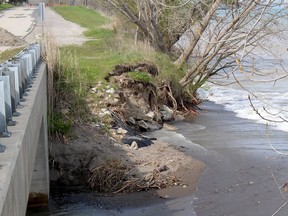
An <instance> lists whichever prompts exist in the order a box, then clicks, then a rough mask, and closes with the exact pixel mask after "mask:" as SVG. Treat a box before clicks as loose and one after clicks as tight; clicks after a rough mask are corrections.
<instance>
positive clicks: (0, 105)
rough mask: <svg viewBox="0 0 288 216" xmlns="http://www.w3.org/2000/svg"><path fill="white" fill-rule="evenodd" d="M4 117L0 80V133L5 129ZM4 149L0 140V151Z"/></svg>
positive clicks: (2, 84) (0, 82) (2, 90)
mask: <svg viewBox="0 0 288 216" xmlns="http://www.w3.org/2000/svg"><path fill="white" fill-rule="evenodd" d="M5 123H6V117H5V100H4V83H3V82H2V81H0V135H1V134H2V133H4V132H5V131H6V124H5ZM5 149H6V146H5V145H2V144H1V142H0V153H3V152H4V151H5Z"/></svg>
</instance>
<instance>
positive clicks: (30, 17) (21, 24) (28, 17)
mask: <svg viewBox="0 0 288 216" xmlns="http://www.w3.org/2000/svg"><path fill="white" fill-rule="evenodd" d="M37 9H38V7H35V6H32V7H31V6H22V7H14V8H11V9H9V10H4V11H1V12H0V27H2V28H4V29H6V30H7V31H9V32H11V33H12V34H13V35H15V36H18V37H21V38H24V37H25V36H26V35H27V34H29V33H30V32H31V31H32V30H33V27H34V25H35V23H36V19H37V16H38V10H37Z"/></svg>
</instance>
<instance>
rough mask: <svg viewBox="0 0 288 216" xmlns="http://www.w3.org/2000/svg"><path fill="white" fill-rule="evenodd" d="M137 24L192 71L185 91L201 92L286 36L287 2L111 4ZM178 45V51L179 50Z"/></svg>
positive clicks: (141, 0)
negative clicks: (280, 34) (271, 38)
mask: <svg viewBox="0 0 288 216" xmlns="http://www.w3.org/2000/svg"><path fill="white" fill-rule="evenodd" d="M106 2H108V3H109V5H110V6H111V5H112V6H113V7H114V8H115V9H117V10H118V11H120V12H121V14H123V15H124V16H125V17H126V18H128V19H129V20H130V21H131V22H133V23H135V24H136V25H137V26H138V28H139V29H140V30H141V32H142V33H143V35H144V37H145V38H147V39H148V40H149V42H150V43H151V44H152V46H153V47H154V48H155V49H158V50H161V51H162V52H164V53H167V54H168V53H170V52H171V50H172V49H171V48H172V47H173V46H174V47H177V48H178V50H180V52H181V53H180V54H179V55H178V57H177V59H176V60H175V62H174V64H175V65H176V66H178V67H179V68H180V67H181V66H183V65H184V64H186V63H187V61H189V63H190V64H189V65H190V68H189V69H188V70H187V72H186V74H185V75H184V76H183V77H182V79H181V80H179V83H180V85H181V86H182V88H185V87H187V86H191V87H192V91H195V90H196V89H197V88H199V87H200V86H201V85H202V84H203V83H204V82H205V81H206V80H207V79H209V78H210V77H211V76H213V75H215V74H217V73H219V72H227V70H228V68H230V69H232V70H236V69H239V70H240V71H241V70H243V67H245V64H244V61H243V60H244V58H245V57H246V56H248V55H250V54H252V53H253V50H254V48H255V47H257V46H261V43H262V42H263V40H264V39H265V38H267V37H269V36H271V35H275V34H276V33H278V32H279V31H282V30H281V29H279V28H276V26H278V25H279V23H280V20H281V19H282V18H284V17H285V16H286V13H285V8H284V7H282V6H283V4H284V2H283V0H245V1H244V0H215V1H209V0H205V1H198V0H187V1H185V0H183V1H181V0H176V1H172V0H107V1H106ZM175 45H176V46H175Z"/></svg>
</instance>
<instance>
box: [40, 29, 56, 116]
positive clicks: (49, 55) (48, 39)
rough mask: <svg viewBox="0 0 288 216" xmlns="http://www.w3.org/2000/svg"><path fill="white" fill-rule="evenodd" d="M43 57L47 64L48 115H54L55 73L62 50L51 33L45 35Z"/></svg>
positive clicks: (42, 45)
mask: <svg viewBox="0 0 288 216" xmlns="http://www.w3.org/2000/svg"><path fill="white" fill-rule="evenodd" d="M41 43H42V44H41V47H42V58H43V60H44V61H45V62H46V64H47V69H48V73H47V85H48V87H47V93H48V112H49V113H48V115H49V116H50V114H51V115H52V113H53V110H54V98H55V96H54V75H55V73H56V72H57V70H58V68H59V64H60V51H59V48H58V46H57V44H56V41H55V39H54V38H53V37H52V36H51V35H49V34H46V35H44V37H43V39H42V41H41Z"/></svg>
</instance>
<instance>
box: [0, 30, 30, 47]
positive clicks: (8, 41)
mask: <svg viewBox="0 0 288 216" xmlns="http://www.w3.org/2000/svg"><path fill="white" fill-rule="evenodd" d="M25 44H26V42H25V41H23V40H22V39H20V38H19V37H16V36H14V35H13V34H11V33H10V32H8V31H6V30H5V29H3V28H1V27H0V46H22V45H25Z"/></svg>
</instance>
